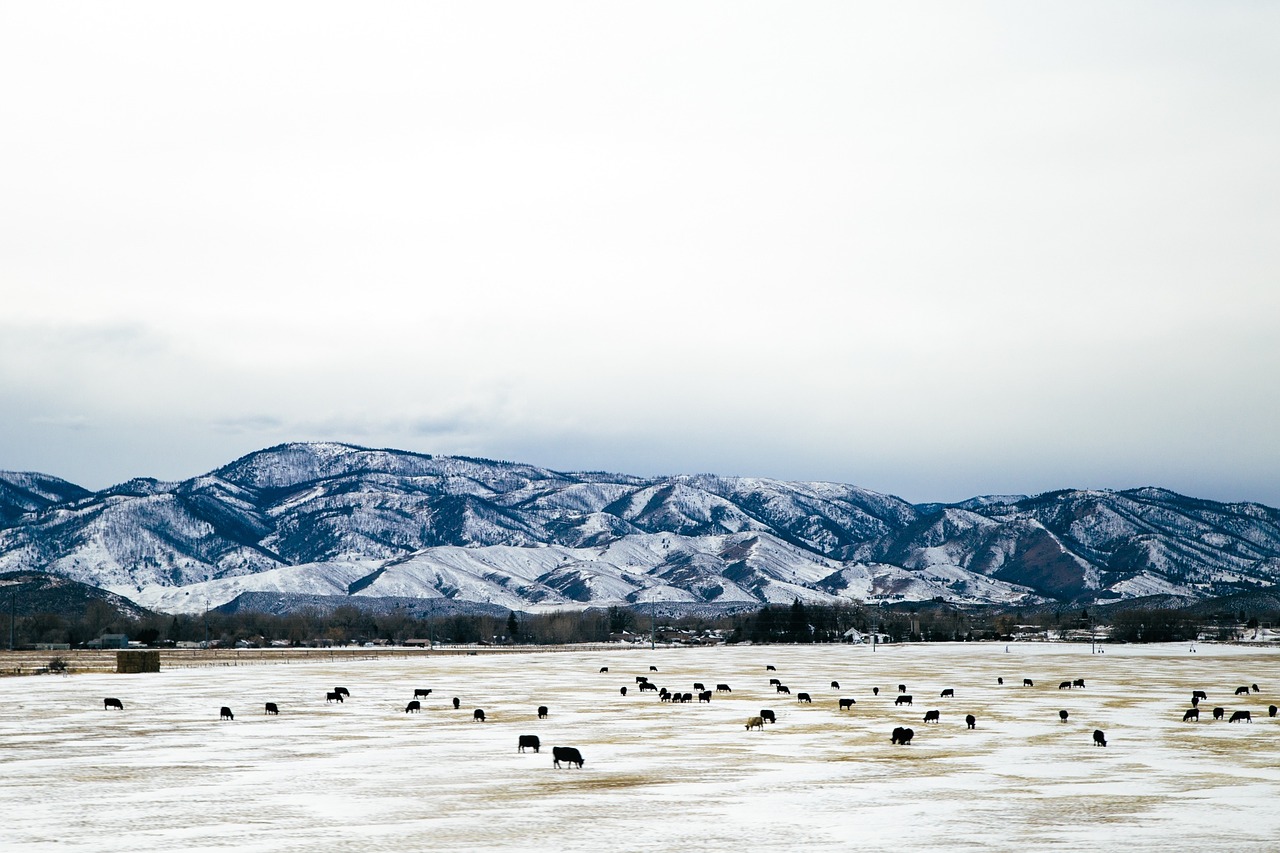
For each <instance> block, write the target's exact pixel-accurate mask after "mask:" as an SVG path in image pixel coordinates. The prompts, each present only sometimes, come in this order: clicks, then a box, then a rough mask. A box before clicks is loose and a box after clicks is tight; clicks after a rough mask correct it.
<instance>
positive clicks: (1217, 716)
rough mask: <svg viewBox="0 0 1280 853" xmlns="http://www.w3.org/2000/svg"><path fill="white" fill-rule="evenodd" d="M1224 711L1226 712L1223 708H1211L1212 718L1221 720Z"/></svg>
mask: <svg viewBox="0 0 1280 853" xmlns="http://www.w3.org/2000/svg"><path fill="white" fill-rule="evenodd" d="M1225 713H1227V710H1226V709H1225V708H1214V709H1213V718H1214V719H1215V720H1221V719H1222V715H1223V714H1225Z"/></svg>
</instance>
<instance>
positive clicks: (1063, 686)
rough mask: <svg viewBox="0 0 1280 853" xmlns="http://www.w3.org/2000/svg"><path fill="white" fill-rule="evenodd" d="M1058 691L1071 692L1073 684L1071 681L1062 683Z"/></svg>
mask: <svg viewBox="0 0 1280 853" xmlns="http://www.w3.org/2000/svg"><path fill="white" fill-rule="evenodd" d="M1058 689H1059V690H1070V689H1071V682H1070V681H1064V682H1062V683H1061V684H1059V685H1058Z"/></svg>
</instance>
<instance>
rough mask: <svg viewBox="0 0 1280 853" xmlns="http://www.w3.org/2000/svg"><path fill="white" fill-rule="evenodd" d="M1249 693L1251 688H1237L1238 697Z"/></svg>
mask: <svg viewBox="0 0 1280 853" xmlns="http://www.w3.org/2000/svg"><path fill="white" fill-rule="evenodd" d="M1248 692H1249V688H1248V687H1237V688H1236V695H1237V696H1239V695H1240V694H1242V693H1248Z"/></svg>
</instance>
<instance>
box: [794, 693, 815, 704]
mask: <svg viewBox="0 0 1280 853" xmlns="http://www.w3.org/2000/svg"><path fill="white" fill-rule="evenodd" d="M796 701H797V702H808V703H809V704H810V705H812V704H813V700H812V699H810V698H809V694H808V693H797V694H796Z"/></svg>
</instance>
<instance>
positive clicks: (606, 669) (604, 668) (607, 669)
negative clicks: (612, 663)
mask: <svg viewBox="0 0 1280 853" xmlns="http://www.w3.org/2000/svg"><path fill="white" fill-rule="evenodd" d="M600 671H601V672H608V671H609V667H607V666H602V667H600Z"/></svg>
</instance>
